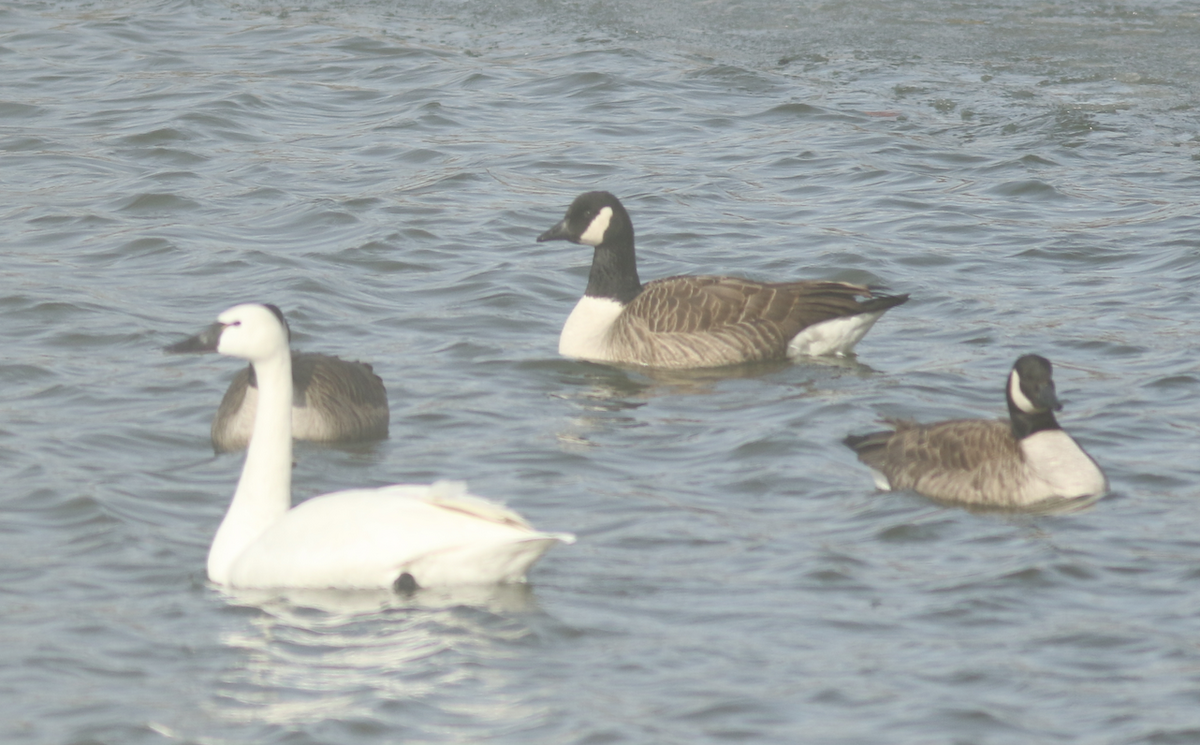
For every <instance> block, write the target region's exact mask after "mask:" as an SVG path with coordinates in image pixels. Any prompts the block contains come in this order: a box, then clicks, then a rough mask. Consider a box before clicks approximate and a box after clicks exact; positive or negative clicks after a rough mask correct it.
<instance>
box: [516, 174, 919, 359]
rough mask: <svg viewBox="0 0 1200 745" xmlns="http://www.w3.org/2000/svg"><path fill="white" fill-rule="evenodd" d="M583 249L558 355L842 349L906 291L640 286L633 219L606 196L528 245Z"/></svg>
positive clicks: (790, 285) (745, 282) (578, 206)
mask: <svg viewBox="0 0 1200 745" xmlns="http://www.w3.org/2000/svg"><path fill="white" fill-rule="evenodd" d="M552 240H567V241H571V242H572V243H578V244H581V245H588V246H593V247H594V249H595V252H594V254H593V258H592V269H591V273H590V274H589V276H588V286H587V290H586V291H585V293H584V296H583V298H582V299H581V300H580V301H579V303H578V305H576V306H575V310H574V311H572V313H571V315H570V317H569V318H568V319H567V322H566V324H565V325H564V326H563V330H562V335H561V336H560V337H559V353H560V354H562V355H563V356H565V357H572V358H576V359H584V360H591V361H595V362H610V363H617V364H626V365H644V366H650V367H658V368H678V369H682V368H701V367H719V366H724V365H735V364H739V363H744V362H762V361H768V360H782V359H787V358H794V357H798V356H802V355H810V356H818V355H826V354H836V355H844V354H848V353H850V352H851V351H852V350H853V348H854V345H855V344H857V343H858V341H859V340H860V339H862V337H863V336H864V335H865V334H866V333H867V331H869V330H870V329H871V326H873V325H874V324H875V322H876V321H877V320H879V317H880V316H882V315H883V314H884V312H885V311H887V310H888V309H889V308H892V307H894V306H897V305H900V304H902V303H904V302H906V301H907V300H908V295H879V294H877V293H876V292H874V291H873V290H872V289H870V288H869V287H866V286H865V285H855V284H849V283H846V282H824V281H799V282H756V281H753V280H749V279H740V278H737V277H718V276H679V277H668V278H666V279H659V280H655V281H653V282H647V283H646V284H644V285H643V284H642V283H641V281H640V280H639V278H638V273H637V258H636V255H635V252H634V239H633V223H632V221H631V220H630V218H629V213H628V212H627V211H626V210H625V207H624V206H623V205H622V204H621V202H620V200H619V199H617V198H616V197H615V196H613V195H612V194H610V193H608V192H603V191H594V192H587V193H585V194H581V195H580V196H579V197H577V198H576V199H575V201H574V202H572V203H571V206H570V207H569V208H568V210H567V214H566V216H565V217H564V218H563V219H562V221H560V222H559V223H558V224H557V225H555V226H554V227H552V228H551V229H549V230H547V231H546V232H545V233H543V234H542V235H540V236H539V237H538V242H539V243H540V242H544V241H552Z"/></svg>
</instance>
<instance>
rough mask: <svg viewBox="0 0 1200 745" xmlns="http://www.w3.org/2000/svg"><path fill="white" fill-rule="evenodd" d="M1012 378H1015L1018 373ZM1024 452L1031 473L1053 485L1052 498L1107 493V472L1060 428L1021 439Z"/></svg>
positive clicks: (1051, 486)
mask: <svg viewBox="0 0 1200 745" xmlns="http://www.w3.org/2000/svg"><path fill="white" fill-rule="evenodd" d="M1013 377H1014V378H1016V374H1015V373H1014V374H1013ZM1014 401H1015V399H1014ZM1026 403H1028V399H1026ZM1018 405H1019V404H1018ZM1021 451H1022V452H1023V453H1024V454H1025V462H1026V464H1027V465H1028V466H1029V470H1030V472H1031V473H1033V475H1034V476H1036V477H1037V478H1038V479H1039V480H1041V481H1043V482H1044V483H1046V484H1048V485H1049V486H1050V488H1051V489H1052V490H1053V496H1056V497H1063V498H1065V499H1074V498H1077V497H1090V496H1094V495H1097V494H1102V493H1103V492H1105V491H1107V490H1108V480H1107V479H1106V478H1105V477H1104V472H1102V471H1101V470H1100V467H1099V466H1097V465H1096V462H1095V461H1093V460H1092V459H1091V457H1089V456H1088V454H1087V453H1085V452H1084V451H1083V448H1081V447H1079V443H1077V442H1075V440H1074V439H1073V438H1072V437H1071V436H1070V435H1068V434H1067V433H1066V432H1064V431H1062V430H1061V429H1048V430H1043V431H1041V432H1035V433H1033V434H1032V435H1030V436H1029V437H1026V438H1025V439H1023V440H1021Z"/></svg>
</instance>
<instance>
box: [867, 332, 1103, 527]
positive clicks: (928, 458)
mask: <svg viewBox="0 0 1200 745" xmlns="http://www.w3.org/2000/svg"><path fill="white" fill-rule="evenodd" d="M1006 396H1007V398H1008V414H1009V420H1008V421H1004V420H1003V419H958V420H953V421H948V422H938V423H936V424H916V423H913V422H899V421H892V422H889V423H890V424H893V425H894V426H895V427H896V429H895V430H894V431H887V432H872V433H871V434H866V435H851V436H849V437H847V438H846V439H845V440H844V442H845V444H846V446H847V447H849V448H850V449H851V450H853V451H854V452H856V453H857V454H858V459H859V460H861V461H862V462H863V463H865V464H867V465H868V466H870V467H871V469H872V470H873V471H874V472H875V474H876V477H875V479H876V484H877V485H878V486H879V488H880V489H885V490H886V489H912V490H913V491H916V492H919V493H921V494H924V495H926V496H928V497H932V498H934V499H940V500H945V501H950V502H962V503H966V504H971V505H979V506H989V507H1028V506H1030V505H1035V504H1038V503H1039V502H1045V501H1046V500H1055V499H1058V500H1076V499H1087V498H1091V497H1097V496H1099V495H1101V494H1103V493H1104V492H1106V491H1108V480H1107V479H1106V478H1105V476H1104V472H1103V471H1101V470H1100V467H1099V466H1098V465H1096V461H1094V460H1092V458H1091V456H1089V455H1088V454H1087V453H1086V452H1084V450H1083V448H1081V447H1080V446H1079V443H1077V442H1075V440H1074V439H1073V438H1072V437H1071V436H1070V435H1068V434H1067V433H1066V432H1064V431H1063V430H1062V428H1061V427H1059V426H1058V421H1057V420H1056V419H1055V418H1054V412H1055V411H1058V410H1060V409H1062V404H1060V403H1059V402H1058V398H1057V396H1056V395H1055V391H1054V380H1053V379H1052V378H1051V367H1050V361H1049V360H1047V359H1046V358H1045V357H1039V356H1038V355H1036V354H1027V355H1025V356H1024V357H1021V358H1020V359H1018V360H1017V362H1016V364H1014V365H1013V368H1012V372H1011V373H1009V376H1008V385H1007V387H1006Z"/></svg>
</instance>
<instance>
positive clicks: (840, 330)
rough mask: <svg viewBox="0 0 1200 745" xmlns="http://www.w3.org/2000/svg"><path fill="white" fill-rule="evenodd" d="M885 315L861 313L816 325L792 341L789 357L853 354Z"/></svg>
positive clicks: (879, 312)
mask: <svg viewBox="0 0 1200 745" xmlns="http://www.w3.org/2000/svg"><path fill="white" fill-rule="evenodd" d="M882 315H883V311H878V312H876V313H860V314H858V315H856V316H843V317H842V318H833V319H830V320H828V321H822V322H821V323H816V324H813V325H812V326H809V327H808V328H806V329H804V330H803V331H801V332H800V333H798V334H796V335H795V336H794V337H792V340H791V341H790V342H788V357H801V356H808V357H820V356H821V355H826V354H836V355H845V354H849V353H850V352H851V351H853V350H854V345H855V344H857V343H858V342H859V341H861V340H862V338H863V337H864V336H866V335H867V332H868V331H870V330H871V327H872V326H874V325H875V322H876V321H878V320H879V318H880V316H882Z"/></svg>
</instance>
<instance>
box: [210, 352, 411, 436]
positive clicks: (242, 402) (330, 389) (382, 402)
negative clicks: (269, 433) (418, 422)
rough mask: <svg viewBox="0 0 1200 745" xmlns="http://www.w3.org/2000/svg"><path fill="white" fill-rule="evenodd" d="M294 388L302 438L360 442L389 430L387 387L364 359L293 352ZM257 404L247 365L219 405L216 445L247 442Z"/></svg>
mask: <svg viewBox="0 0 1200 745" xmlns="http://www.w3.org/2000/svg"><path fill="white" fill-rule="evenodd" d="M292 390H293V399H292V435H293V437H295V438H296V439H297V440H312V441H314V442H355V441H360V440H381V439H383V438H385V437H387V436H388V420H389V418H390V416H389V410H388V400H387V391H386V390H385V389H384V387H383V381H382V380H380V379H379V376H378V375H376V374H375V373H374V371H373V370H372V369H371V366H370V365H368V364H366V363H364V362H351V361H347V360H343V359H340V358H338V357H332V356H330V355H327V354H316V353H305V352H292ZM257 406H258V384H257V380H256V379H255V375H254V368H253V367H250V366H248V367H246V368H245V369H243V370H241V371H240V372H238V374H237V375H235V376H234V378H233V381H232V382H231V383H230V384H229V388H228V389H227V390H226V391H225V396H224V398H222V399H221V405H220V406H219V407H217V413H216V416H214V417H213V422H212V444H213V449H214V450H216V451H217V452H219V453H221V452H228V451H231V450H241V449H243V448H245V447H246V445H247V444H248V443H249V442H250V433H251V432H252V431H253V429H254V412H255V410H256V408H257Z"/></svg>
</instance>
